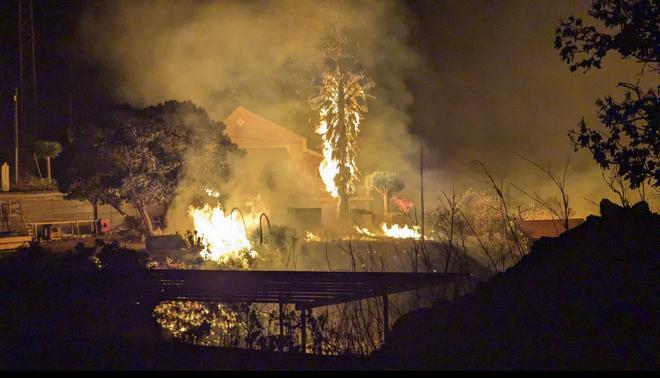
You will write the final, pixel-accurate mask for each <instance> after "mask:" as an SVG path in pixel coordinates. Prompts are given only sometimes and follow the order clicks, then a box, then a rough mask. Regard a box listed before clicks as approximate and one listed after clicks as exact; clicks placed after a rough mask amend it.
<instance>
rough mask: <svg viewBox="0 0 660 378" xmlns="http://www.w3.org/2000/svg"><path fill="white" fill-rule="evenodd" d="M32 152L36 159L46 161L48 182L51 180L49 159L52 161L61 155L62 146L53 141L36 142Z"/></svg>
mask: <svg viewBox="0 0 660 378" xmlns="http://www.w3.org/2000/svg"><path fill="white" fill-rule="evenodd" d="M34 152H35V154H37V156H38V157H40V158H45V159H46V167H47V172H48V180H51V174H50V159H54V158H56V157H57V156H58V155H59V154H60V153H62V145H61V144H59V142H55V141H48V140H38V141H37V142H36V143H35V145H34Z"/></svg>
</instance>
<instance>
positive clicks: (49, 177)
mask: <svg viewBox="0 0 660 378" xmlns="http://www.w3.org/2000/svg"><path fill="white" fill-rule="evenodd" d="M46 169H47V170H48V181H50V180H51V176H50V156H46Z"/></svg>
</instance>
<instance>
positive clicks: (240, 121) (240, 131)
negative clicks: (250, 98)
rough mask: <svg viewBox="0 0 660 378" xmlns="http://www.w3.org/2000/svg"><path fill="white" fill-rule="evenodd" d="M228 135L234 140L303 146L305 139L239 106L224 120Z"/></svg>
mask: <svg viewBox="0 0 660 378" xmlns="http://www.w3.org/2000/svg"><path fill="white" fill-rule="evenodd" d="M224 123H225V125H226V126H227V134H228V135H229V137H230V138H232V140H233V139H244V140H246V141H250V140H252V141H259V142H260V143H263V144H272V145H283V144H291V143H295V144H303V143H305V142H304V140H305V137H303V136H302V135H298V134H296V133H294V132H293V131H291V130H289V129H287V128H285V127H283V126H281V125H278V124H277V123H275V122H272V121H270V120H268V119H266V118H264V117H262V116H260V115H259V114H257V113H254V112H252V111H250V110H248V109H246V108H244V107H242V106H238V107H237V108H236V109H234V111H233V112H231V113H230V114H229V115H228V116H227V118H225V120H224Z"/></svg>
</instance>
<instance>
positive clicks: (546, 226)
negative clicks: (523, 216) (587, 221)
mask: <svg viewBox="0 0 660 378" xmlns="http://www.w3.org/2000/svg"><path fill="white" fill-rule="evenodd" d="M582 223H584V219H582V218H570V219H569V220H568V229H569V230H570V229H573V228H575V227H577V226H579V225H581V224H582ZM517 225H518V229H520V231H521V232H522V233H523V234H524V235H525V237H527V239H528V241H529V242H530V243H529V244H530V245H531V244H532V243H533V242H535V241H537V240H539V239H540V238H543V237H547V238H556V237H558V236H559V235H561V234H562V233H564V232H565V231H567V230H566V227H564V221H563V220H561V219H543V220H528V221H520V222H517Z"/></svg>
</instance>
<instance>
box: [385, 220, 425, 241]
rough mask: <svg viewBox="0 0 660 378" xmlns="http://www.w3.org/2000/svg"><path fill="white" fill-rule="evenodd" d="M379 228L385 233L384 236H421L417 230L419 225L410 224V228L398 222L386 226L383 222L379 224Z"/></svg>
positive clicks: (397, 237)
mask: <svg viewBox="0 0 660 378" xmlns="http://www.w3.org/2000/svg"><path fill="white" fill-rule="evenodd" d="M380 228H381V230H383V233H385V236H389V237H391V238H396V239H410V238H412V239H419V238H420V237H421V236H422V234H421V233H420V232H419V226H412V228H409V227H408V225H404V226H403V227H401V226H399V225H398V224H393V225H392V226H388V225H387V224H386V223H383V224H381V225H380Z"/></svg>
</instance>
